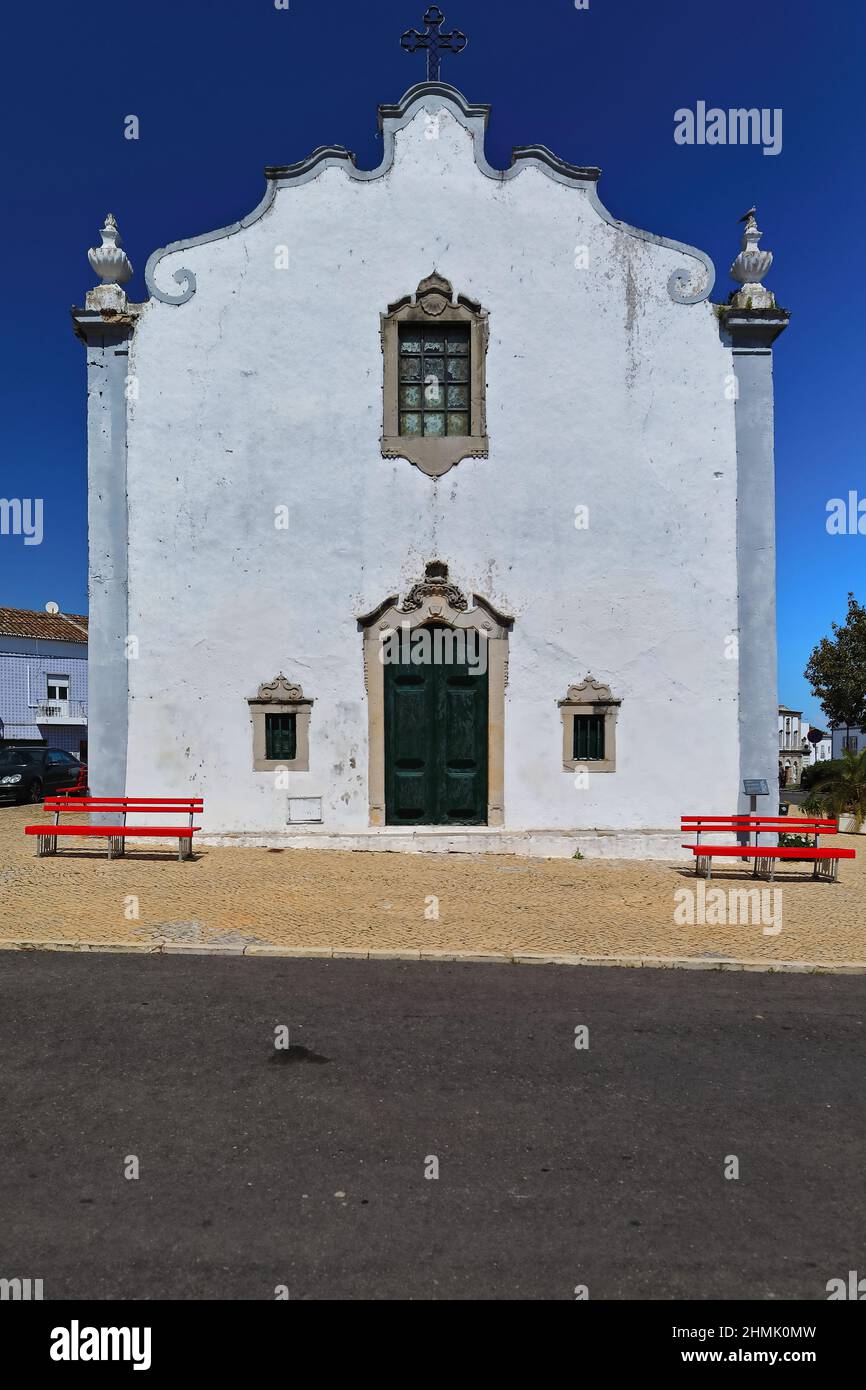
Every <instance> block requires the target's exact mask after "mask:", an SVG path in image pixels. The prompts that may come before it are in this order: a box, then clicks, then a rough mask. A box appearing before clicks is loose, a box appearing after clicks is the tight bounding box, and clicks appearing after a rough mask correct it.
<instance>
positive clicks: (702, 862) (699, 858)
mask: <svg viewBox="0 0 866 1390" xmlns="http://www.w3.org/2000/svg"><path fill="white" fill-rule="evenodd" d="M712 865H713V861H712V857H711V856H710V855H709V854H696V855H695V877H697V875H698V874H700V873H701V870H702V869H703V877H704V878H706V879H708V878H709V877H710V876H711V874H712V871H713V870H712Z"/></svg>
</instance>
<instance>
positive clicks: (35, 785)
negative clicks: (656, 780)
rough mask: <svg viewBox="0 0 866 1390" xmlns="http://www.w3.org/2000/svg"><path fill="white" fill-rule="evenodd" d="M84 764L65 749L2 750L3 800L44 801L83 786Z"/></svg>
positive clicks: (0, 783)
mask: <svg viewBox="0 0 866 1390" xmlns="http://www.w3.org/2000/svg"><path fill="white" fill-rule="evenodd" d="M82 770H84V771H85V773H86V769H84V764H83V763H82V762H81V760H80V759H79V758H76V757H75V755H74V753H66V752H64V750H63V749H62V748H25V747H22V746H20V745H16V744H9V743H7V744H4V745H3V746H2V747H0V801H33V802H37V801H41V800H42V798H43V796H53V795H54V793H55V792H59V791H68V790H69V788H70V787H75V786H78V785H81V784H82V782H84V781H85V780H86V777H82Z"/></svg>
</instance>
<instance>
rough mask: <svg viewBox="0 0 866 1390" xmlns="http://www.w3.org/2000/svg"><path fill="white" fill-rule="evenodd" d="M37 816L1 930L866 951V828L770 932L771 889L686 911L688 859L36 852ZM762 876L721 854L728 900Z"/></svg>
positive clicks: (673, 951) (190, 938)
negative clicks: (182, 859) (737, 917)
mask: <svg viewBox="0 0 866 1390" xmlns="http://www.w3.org/2000/svg"><path fill="white" fill-rule="evenodd" d="M39 819H44V820H45V821H46V822H47V821H48V819H49V817H48V816H47V815H46V814H45V812H44V811H42V810H41V808H39V809H35V808H33V807H0V944H2V941H4V940H5V941H10V942H11V941H25V942H27V941H33V942H34V943H35V942H57V943H64V942H70V943H71V942H75V941H85V942H90V943H104V944H114V945H123V944H127V945H133V946H140V947H146V946H147V945H148V944H150V945H152V946H154V947H157V946H159V944H160V943H165V942H168V943H178V944H180V945H183V944H187V945H189V946H234V947H244V946H251V947H255V946H259V947H262V946H268V945H276V946H283V947H286V946H288V947H314V948H320V949H324V950H327V949H330V948H334V949H341V950H354V951H358V950H360V951H388V950H401V951H422V952H449V951H452V952H502V953H506V954H509V955H510V954H516V953H520V952H539V953H542V954H574V955H581V956H610V957H634V958H639V957H648V956H650V957H651V956H658V957H666V958H690V959H694V960H696V961H700V960H703V961H707V960H713V959H718V958H733V959H737V960H747V961H779V962H782V961H786V962H796V961H807V962H815V963H819V964H837V965H838V964H843V963H858V962H866V911H864V885H866V841H864V839H863V838H861V837H855V836H851V835H848V836H840V837H839V843H840V844H844V845H846V846H854V847H855V848H857V849H858V851H859V853H858V857H857V859H856V860H854V861H850V860H849V861H847V862H843V863H842V864H841V865H840V881H839V883H838V884H832V883H827V882H814V881H813V880H812V879H811V868H810V866H808V865H795V866H790V867H781V868H780V869H779V874H778V877H777V880H776V884H775V885H774V886H775V888H776V889H777V890H779V892H780V894H781V897H780V898H779V899H778V900H777V901H778V903H779V904H780V906H781V923H782V930H781V931H780V932H779V933H778V934H767V933H766V932H765V929H764V928H765V925H767V924H768V923H769V922H770V912H771V911H772V899H771V898H770V897H767V898H765V907H766V909H767V917H766V918H765V920H764V922H762V921H761V920H760V917H758V918H757V919H756V920H749V921H739V922H738V921H733V922H731V921H728V922H725V921H721V922H720V923H719V924H718V925H703V926H702V925H696V926H689V925H685V924H683V925H680V924H679V923H678V922H677V921H676V920H675V909H676V907H677V900H676V899H675V896H674V895H675V894H676V893H677V891H678V890H680V889H683V888H685V889H689V890H691V891H692V892H695V893H697V894H698V903H697V905H698V907H700V895H701V894H702V893H703V891H704V889H703V884H702V882H700V881H699V880H697V879H696V878H695V877H694V874H693V873H692V872H691V870H690V867H689V866H688V865H685V864H667V863H659V862H653V861H635V860H618V861H617V860H601V859H584V860H556V859H550V860H530V859H524V858H514V857H510V856H500V855H486V856H481V855H421V854H417V855H415V854H391V853H350V852H342V851H327V850H268V849H239V848H215V847H209V846H206V845H202V846H201V847H199V848H198V849H197V856H196V859H195V860H194V861H192V862H186V863H179V862H178V861H177V859H176V857H175V853H176V845H171V846H170V845H169V844H166V845H165V846H163V845H158V846H154V845H148V846H146V847H143V848H139V847H136V846H135V845H134V844H131V845H130V846H129V848H128V849H127V855H126V858H125V859H118V860H112V861H109V860H108V859H107V858H106V852H105V847H104V844H103V843H101V842H97V841H90V842H88V841H81V842H76V846H75V848H72V849H69V848H67V849H61V851H60V853H59V854H58V855H57V856H56V857H51V858H46V859H37V858H36V857H35V854H34V849H35V842H34V839H33V838H32V837H25V835H24V833H23V832H24V826H25V825H26V824H29V823H31V822H33V821H35V820H39ZM807 875H808V877H807ZM754 886H758V887H759V888H761V889H763V890H764V891H765V893H767V892H769V890H770V887H771V886H770V885H769V884H768V883H766V882H764V881H762V880H753V879H752V878H751V877H750V873H749V871H748V870H747V869H746V866H744V865H742V866H741V865H739V864H736V866H732V865H725V864H723V863H721V862H718V861H717V868H715V869H714V873H713V880H712V884H711V885H710V887H712V888H722V889H724V890H725V898H726V903H725V910H726V912H727V911H728V909H729V900H728V890H729V889H737V888H739V889H743V888H751V887H754ZM755 906H757V904H755ZM707 908H708V910H709V908H710V904H709V903H708V904H707ZM437 912H438V918H437V916H436V913H437ZM136 913H137V915H136ZM710 915H712V914H711V913H710Z"/></svg>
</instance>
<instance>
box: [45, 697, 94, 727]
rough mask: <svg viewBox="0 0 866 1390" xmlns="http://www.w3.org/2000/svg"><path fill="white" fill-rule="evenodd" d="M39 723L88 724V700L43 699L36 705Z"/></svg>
mask: <svg viewBox="0 0 866 1390" xmlns="http://www.w3.org/2000/svg"><path fill="white" fill-rule="evenodd" d="M36 723H37V724H86V723H87V701H86V700H41V701H40V702H39V704H38V705H37V706H36Z"/></svg>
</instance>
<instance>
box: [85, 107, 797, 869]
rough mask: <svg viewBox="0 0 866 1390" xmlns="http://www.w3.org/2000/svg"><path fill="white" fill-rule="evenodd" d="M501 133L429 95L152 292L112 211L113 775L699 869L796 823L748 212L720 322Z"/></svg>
mask: <svg viewBox="0 0 866 1390" xmlns="http://www.w3.org/2000/svg"><path fill="white" fill-rule="evenodd" d="M487 119H488V108H487V107H485V106H480V105H474V104H472V103H470V102H468V101H467V100H466V98H465V97H464V96H463V95H462V94H461V93H460V92H459V91H457V90H456V89H455V88H453V87H451V86H448V85H446V84H444V83H442V82H426V83H423V84H420V85H418V86H416V87H414V88H412V89H411V90H410V91H409V92H407V93H406V95H405V96H404V97H403V99H402V100H401V101H400V102H399V103H398V104H396V105H392V106H385V107H382V108H380V129H381V134H382V146H383V149H382V160H381V163H380V165H379V166H378V167H377V168H374V169H372V170H363V169H359V168H358V167H357V166H356V163H355V161H354V159H353V157H352V156H351V155H349V154H348V153H347V152H346V151H345V150H342V149H340V148H335V147H326V148H322V149H319V150H317V151H315V152H314V153H313V154H312V155H310V156H309V158H307V159H306V160H304V161H302V162H301V163H299V164H295V165H291V166H287V167H282V168H269V169H268V170H266V177H267V191H266V193H265V196H264V198H263V200H262V202H261V203H260V204H259V206H258V207H257V208H256V209H255V210H254V211H253V212H251V213H250V214H249V216H247V217H246V218H244V220H243V221H242V222H240V223H237V224H235V225H233V226H229V227H225V228H222V229H220V230H218V231H213V232H209V233H207V234H205V235H201V236H196V237H192V238H190V239H187V240H184V241H178V242H175V243H173V244H171V245H170V246H168V247H166V248H165V249H163V250H160V251H158V252H156V253H154V255H153V256H151V258H150V261H149V262H148V266H147V270H146V280H147V285H148V289H149V292H150V298H149V299H148V300H147V301H146V302H145V303H143V304H134V303H132V302H130V301H129V300H128V299H127V296H126V294H125V291H124V290H123V288H122V286H123V283H124V282H125V280H126V279H127V278H128V275H129V263H128V261H127V260H126V257H125V254H124V252H123V251H122V250H121V249H120V247H119V246H118V245H117V237H116V228H115V226H114V224H113V220H110V221H109V222H108V223H107V224H106V228H105V229H104V232H103V246H102V247H100V248H98V249H97V250H95V251H93V252H92V253H91V264H92V265H93V266H94V269H95V270H96V271H97V273H98V275H99V277H100V279H101V281H102V283H101V285H100V286H99V287H98V288H97V289H95V290H92V291H91V292H90V293H89V294H88V296H87V300H86V304H85V307H84V308H83V309H80V310H76V311H74V319H75V326H76V331H77V333H78V334H79V336H80V337H81V338H82V339H83V341H84V343H85V344H86V348H87V362H88V375H89V391H88V432H89V527H90V735H89V765H90V780H91V787H92V789H93V790H94V791H96V792H98V793H101V794H104V795H110V794H114V795H123V794H127V795H141V794H145V793H146V794H156V793H159V794H162V795H174V796H181V795H185V794H197V795H201V796H203V797H204V802H205V813H204V817H203V820H202V824H203V827H204V834H205V837H206V838H207V837H208V836H210V837H213V838H214V839H216V840H221V841H226V842H236V843H262V844H264V843H270V844H278V845H297V846H301V845H319V846H322V847H350V848H384V849H430V850H452V849H453V850H460V849H468V850H478V849H482V850H484V849H489V850H499V851H510V852H514V851H517V852H526V853H530V854H551V855H572V854H574V853H575V852H576V851H577V850H581V851H582V852H583V853H590V854H592V853H595V854H610V855H646V856H664V857H669V856H672V855H677V854H678V853H679V844H680V835H679V832H678V828H677V827H678V824H679V817H680V815H681V814H684V813H699V812H701V811H705V812H707V811H713V810H716V811H718V812H720V813H721V812H727V813H730V812H732V811H734V810H736V809H737V808H738V807H739V808H745V809H748V802H747V800H746V799H745V798H744V797H743V795H742V780H743V778H744V777H749V778H755V777H757V778H765V779H766V780H767V782H768V784H769V787H770V789H771V799H770V800H768V801H767V803H766V805H765V806H764V805H762V810H764V809H766V810H767V811H768V812H770V811H772V810H773V809H774V807H775V804H776V803H775V799H774V797H773V795H772V794H773V793H774V792H775V789H776V787H777V780H778V779H777V761H778V727H777V712H778V705H777V692H776V661H775V642H776V638H775V593H774V584H775V575H774V570H775V549H774V463H773V403H772V343H773V341H774V339H775V337H776V336H777V335H778V334H779V333H780V332H781V331H782V329H783V328H784V327H785V325H786V323H787V314H786V313H785V312H784V311H782V310H779V309H777V308H776V307H775V303H774V300H773V297H772V295H770V294H769V293H768V292H767V291H766V290H764V289H763V286H762V285H761V284H760V280H761V277H762V274H763V273H764V271H765V269H766V267H767V265H768V264H769V260H770V257H769V253H767V252H762V251H760V250H758V248H757V240H758V237H759V236H760V233H759V232H758V231H757V227H756V224H755V222H754V218H751V219H750V220H749V222H748V223H747V227H746V234H745V237H744V242H743V251H742V252H741V255H740V257H738V260H737V262H736V263H735V273H736V274H737V277H738V278H739V280H740V284H741V286H742V288H741V289H740V290H739V292H738V293H737V294H736V295H734V296H733V297H732V299H731V301H730V302H728V303H726V304H725V305H723V306H718V305H714V304H713V303H712V302H711V301H710V294H711V291H712V288H713V279H714V272H713V268H712V265H711V263H710V261H709V259H708V257H707V256H706V255H705V254H704V253H702V252H700V251H698V250H696V249H694V248H692V247H689V246H685V245H683V244H681V243H679V242H676V241H671V240H668V239H666V238H665V237H663V236H658V235H654V234H650V233H647V232H642V231H639V230H637V229H635V228H633V227H630V226H628V225H626V224H625V223H622V222H619V221H617V220H616V219H614V218H613V217H612V216H611V215H610V213H609V212H608V211H607V210H606V209H605V207H604V206H603V204H602V202H601V201H600V199H599V196H598V192H597V183H598V177H599V171H598V170H597V169H595V168H586V167H575V166H573V165H570V164H567V163H565V162H564V161H562V160H561V159H559V158H557V157H556V156H555V155H554V154H552V153H551V152H550V151H548V150H547V149H545V148H544V147H541V146H529V147H525V148H522V149H519V150H516V151H515V153H514V157H513V161H512V164H511V166H510V167H509V168H507V169H506V170H504V171H500V170H497V169H495V168H492V167H491V166H490V164H489V163H488V161H487V158H486V155H485V128H486V124H487ZM737 267H738V269H737ZM710 803H712V804H710Z"/></svg>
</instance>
